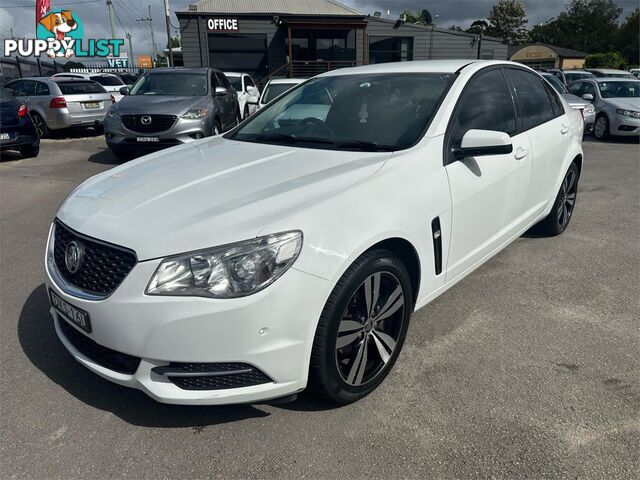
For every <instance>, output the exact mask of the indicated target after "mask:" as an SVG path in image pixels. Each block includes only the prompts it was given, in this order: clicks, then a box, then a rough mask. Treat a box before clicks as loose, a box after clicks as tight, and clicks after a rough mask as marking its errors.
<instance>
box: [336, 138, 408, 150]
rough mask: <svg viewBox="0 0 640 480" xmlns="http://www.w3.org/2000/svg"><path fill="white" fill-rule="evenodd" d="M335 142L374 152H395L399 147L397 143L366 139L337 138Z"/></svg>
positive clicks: (340, 145) (339, 144)
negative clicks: (341, 139)
mask: <svg viewBox="0 0 640 480" xmlns="http://www.w3.org/2000/svg"><path fill="white" fill-rule="evenodd" d="M335 144H336V146H338V147H341V148H359V149H363V150H371V151H374V152H393V151H394V150H398V147H396V146H395V145H384V144H381V143H378V142H368V141H365V140H343V141H339V140H337V141H336V142H335Z"/></svg>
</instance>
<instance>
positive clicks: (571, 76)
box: [564, 72, 594, 82]
mask: <svg viewBox="0 0 640 480" xmlns="http://www.w3.org/2000/svg"><path fill="white" fill-rule="evenodd" d="M564 76H565V78H566V79H567V82H575V81H576V80H582V79H583V78H593V77H594V75H593V74H592V73H589V72H572V73H567V72H564Z"/></svg>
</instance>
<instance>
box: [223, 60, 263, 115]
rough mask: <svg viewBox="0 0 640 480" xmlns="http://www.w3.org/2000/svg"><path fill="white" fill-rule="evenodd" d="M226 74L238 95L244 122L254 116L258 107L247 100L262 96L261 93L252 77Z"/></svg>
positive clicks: (232, 73)
mask: <svg viewBox="0 0 640 480" xmlns="http://www.w3.org/2000/svg"><path fill="white" fill-rule="evenodd" d="M224 74H225V75H226V77H227V79H228V80H229V83H230V84H231V86H232V87H233V88H234V89H235V91H236V93H237V95H238V104H239V105H240V112H241V115H242V119H243V120H244V119H245V118H247V117H249V116H250V115H253V114H254V113H255V112H256V110H257V107H256V105H255V104H250V103H248V102H247V100H248V99H249V98H250V97H252V96H256V95H260V91H259V90H258V87H257V86H256V83H255V82H254V81H253V78H251V75H249V74H247V73H239V72H224Z"/></svg>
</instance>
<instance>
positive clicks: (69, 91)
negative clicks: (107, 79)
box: [58, 80, 107, 95]
mask: <svg viewBox="0 0 640 480" xmlns="http://www.w3.org/2000/svg"><path fill="white" fill-rule="evenodd" d="M58 87H60V91H61V92H62V94H63V95H84V94H86V93H107V91H106V90H105V89H104V88H102V86H100V84H99V83H96V82H92V81H84V82H83V81H82V80H74V81H73V82H59V83H58Z"/></svg>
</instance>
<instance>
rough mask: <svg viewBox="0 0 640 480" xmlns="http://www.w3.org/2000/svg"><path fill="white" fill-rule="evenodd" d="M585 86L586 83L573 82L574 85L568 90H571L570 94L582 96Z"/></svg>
mask: <svg viewBox="0 0 640 480" xmlns="http://www.w3.org/2000/svg"><path fill="white" fill-rule="evenodd" d="M583 85H584V82H573V83H572V84H570V85H569V87H568V89H569V93H572V94H573V95H576V96H578V97H579V96H581V95H582V93H580V92H582V86H583Z"/></svg>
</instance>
